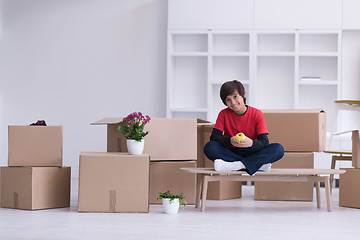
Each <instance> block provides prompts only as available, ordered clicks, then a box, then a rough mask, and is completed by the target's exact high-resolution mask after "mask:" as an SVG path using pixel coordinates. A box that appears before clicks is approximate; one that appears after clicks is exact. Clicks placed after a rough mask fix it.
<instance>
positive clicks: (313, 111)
mask: <svg viewBox="0 0 360 240" xmlns="http://www.w3.org/2000/svg"><path fill="white" fill-rule="evenodd" d="M261 111H262V112H263V113H267V112H271V113H323V112H325V111H324V110H322V109H275V110H270V109H262V110H261Z"/></svg>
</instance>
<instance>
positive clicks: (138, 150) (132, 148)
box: [126, 139, 144, 155]
mask: <svg viewBox="0 0 360 240" xmlns="http://www.w3.org/2000/svg"><path fill="white" fill-rule="evenodd" d="M126 145H127V149H128V152H129V153H130V154H132V155H140V154H142V152H143V151H144V139H141V142H138V141H136V140H134V139H126Z"/></svg>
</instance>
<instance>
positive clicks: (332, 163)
mask: <svg viewBox="0 0 360 240" xmlns="http://www.w3.org/2000/svg"><path fill="white" fill-rule="evenodd" d="M336 160H337V156H332V160H331V169H335V165H336ZM333 184H334V174H330V192H332V188H333Z"/></svg>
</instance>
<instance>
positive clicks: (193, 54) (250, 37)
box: [167, 30, 341, 126]
mask: <svg viewBox="0 0 360 240" xmlns="http://www.w3.org/2000/svg"><path fill="white" fill-rule="evenodd" d="M168 34H169V35H168V85H167V86H168V92H167V104H168V105H167V117H170V118H172V117H180V118H181V117H195V118H202V119H206V120H209V121H212V122H214V121H215V120H216V116H217V114H218V112H219V111H220V110H221V109H222V108H224V105H223V103H222V102H221V100H220V97H219V91H220V86H221V84H222V83H223V82H225V81H228V80H233V79H237V80H239V81H241V82H242V83H243V84H244V86H245V88H246V94H247V103H248V104H250V105H252V106H255V107H257V108H260V109H309V108H321V109H324V110H325V111H326V112H327V113H328V119H331V117H334V116H335V109H334V106H333V105H334V104H333V102H334V101H335V100H337V99H339V98H340V93H341V89H340V86H341V84H340V83H341V77H340V76H341V70H340V69H341V68H340V66H341V31H338V30H333V31H330V30H326V31H315V30H311V31H310V30H308V31H304V30H286V31H285V30H284V31H280V30H276V31H271V30H266V31H259V30H245V31H240V30H200V31H198V30H191V31H185V30H184V31H178V30H176V31H171V30H170V31H169V33H168ZM305 79H306V80H305ZM319 93H321V94H319ZM329 116H330V117H329ZM330 121H331V120H330ZM330 125H331V124H328V126H330Z"/></svg>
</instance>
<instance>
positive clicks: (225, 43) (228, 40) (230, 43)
mask: <svg viewBox="0 0 360 240" xmlns="http://www.w3.org/2000/svg"><path fill="white" fill-rule="evenodd" d="M249 38H250V37H249V34H248V33H232V34H230V33H226V34H225V33H214V34H213V50H214V52H249V50H250V45H249Z"/></svg>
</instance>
